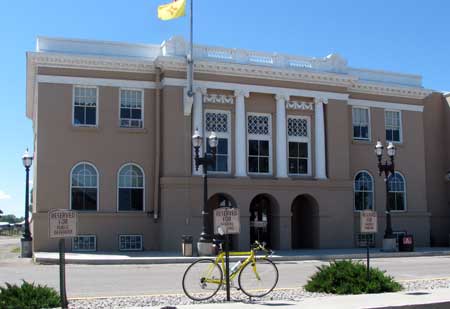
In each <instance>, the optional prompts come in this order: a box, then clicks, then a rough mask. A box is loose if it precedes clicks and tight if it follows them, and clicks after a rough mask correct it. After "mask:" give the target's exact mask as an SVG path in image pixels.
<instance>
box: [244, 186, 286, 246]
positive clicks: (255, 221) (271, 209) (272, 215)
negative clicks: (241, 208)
mask: <svg viewBox="0 0 450 309" xmlns="http://www.w3.org/2000/svg"><path fill="white" fill-rule="evenodd" d="M277 235H279V217H278V205H277V203H276V201H275V199H274V198H273V197H272V196H270V195H268V194H259V195H257V196H255V197H254V198H253V200H252V201H251V203H250V244H253V243H254V242H255V240H258V241H260V242H263V241H264V242H266V244H267V246H268V247H269V248H275V249H277V248H278V247H279V241H278V237H277Z"/></svg>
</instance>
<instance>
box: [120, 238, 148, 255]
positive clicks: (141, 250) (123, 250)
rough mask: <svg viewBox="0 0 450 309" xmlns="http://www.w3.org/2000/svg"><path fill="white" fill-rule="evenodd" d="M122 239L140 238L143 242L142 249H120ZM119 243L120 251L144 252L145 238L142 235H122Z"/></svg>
mask: <svg viewBox="0 0 450 309" xmlns="http://www.w3.org/2000/svg"><path fill="white" fill-rule="evenodd" d="M121 237H139V238H140V239H141V241H140V243H141V247H140V248H139V249H121V248H120V243H121V241H120V240H121ZM118 241H119V242H118V247H119V251H142V250H144V237H143V236H142V235H141V234H120V235H119V239H118Z"/></svg>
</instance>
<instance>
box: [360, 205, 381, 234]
mask: <svg viewBox="0 0 450 309" xmlns="http://www.w3.org/2000/svg"><path fill="white" fill-rule="evenodd" d="M377 222H378V221H377V213H376V212H375V211H371V210H364V211H361V233H376V232H378V224H377Z"/></svg>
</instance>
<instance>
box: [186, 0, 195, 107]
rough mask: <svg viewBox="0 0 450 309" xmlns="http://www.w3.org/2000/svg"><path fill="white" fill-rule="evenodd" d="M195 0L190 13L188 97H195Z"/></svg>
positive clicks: (192, 0)
mask: <svg viewBox="0 0 450 309" xmlns="http://www.w3.org/2000/svg"><path fill="white" fill-rule="evenodd" d="M193 25H194V0H191V13H190V41H189V55H188V59H187V60H188V96H189V97H190V98H192V97H193V96H194V91H193V85H192V84H193V82H194V81H193V80H194V43H193V41H194V29H193V28H194V26H193Z"/></svg>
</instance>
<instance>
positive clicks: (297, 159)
mask: <svg viewBox="0 0 450 309" xmlns="http://www.w3.org/2000/svg"><path fill="white" fill-rule="evenodd" d="M309 124H310V118H309V117H305V116H288V119H287V135H288V170H289V174H291V175H311V160H310V157H311V147H310V144H311V143H310V125H309Z"/></svg>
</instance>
